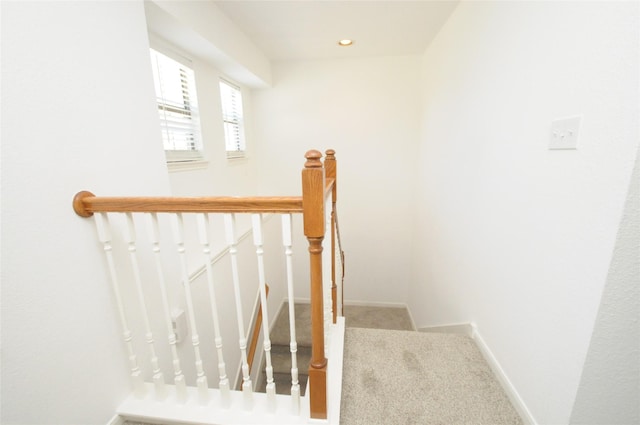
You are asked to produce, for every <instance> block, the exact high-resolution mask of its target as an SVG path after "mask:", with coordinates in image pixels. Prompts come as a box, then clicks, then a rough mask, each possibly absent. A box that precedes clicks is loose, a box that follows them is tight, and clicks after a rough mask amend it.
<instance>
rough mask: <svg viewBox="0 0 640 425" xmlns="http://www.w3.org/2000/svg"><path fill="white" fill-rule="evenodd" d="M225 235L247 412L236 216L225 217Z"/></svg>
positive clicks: (248, 381)
mask: <svg viewBox="0 0 640 425" xmlns="http://www.w3.org/2000/svg"><path fill="white" fill-rule="evenodd" d="M224 227H225V235H226V238H227V244H228V245H229V257H230V258H231V275H232V278H233V290H234V294H235V298H236V317H237V320H238V335H239V338H240V339H239V345H240V360H241V361H242V392H243V393H244V407H245V409H246V410H249V409H251V407H252V406H253V389H252V388H251V375H249V363H248V362H247V337H246V336H245V329H244V320H243V318H242V317H243V315H242V298H241V296H240V275H239V274H238V258H237V255H238V238H237V237H236V217H235V214H225V215H224Z"/></svg>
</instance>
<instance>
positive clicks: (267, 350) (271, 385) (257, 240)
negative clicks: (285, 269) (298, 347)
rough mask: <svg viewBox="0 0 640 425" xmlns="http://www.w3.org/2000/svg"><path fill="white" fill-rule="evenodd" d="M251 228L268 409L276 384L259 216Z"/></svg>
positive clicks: (272, 399) (273, 397) (254, 216)
mask: <svg viewBox="0 0 640 425" xmlns="http://www.w3.org/2000/svg"><path fill="white" fill-rule="evenodd" d="M251 224H252V227H253V244H254V245H255V247H256V256H257V259H258V285H259V290H260V305H261V306H262V335H263V343H264V355H265V363H266V374H267V397H268V406H269V408H270V409H275V406H276V400H275V398H276V383H275V382H274V381H273V365H272V364H271V339H270V338H269V311H268V308H267V282H266V278H265V272H264V249H263V248H262V246H263V241H262V217H261V215H260V214H252V215H251Z"/></svg>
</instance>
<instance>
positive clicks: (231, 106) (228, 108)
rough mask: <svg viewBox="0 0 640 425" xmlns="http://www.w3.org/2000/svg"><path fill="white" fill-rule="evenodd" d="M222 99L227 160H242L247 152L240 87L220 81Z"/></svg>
mask: <svg viewBox="0 0 640 425" xmlns="http://www.w3.org/2000/svg"><path fill="white" fill-rule="evenodd" d="M220 97H221V99H222V120H223V123H224V139H225V145H226V149H227V158H242V157H244V152H245V143H244V123H243V115H242V93H240V89H239V88H238V87H236V86H234V85H232V84H230V83H228V82H226V81H224V80H220Z"/></svg>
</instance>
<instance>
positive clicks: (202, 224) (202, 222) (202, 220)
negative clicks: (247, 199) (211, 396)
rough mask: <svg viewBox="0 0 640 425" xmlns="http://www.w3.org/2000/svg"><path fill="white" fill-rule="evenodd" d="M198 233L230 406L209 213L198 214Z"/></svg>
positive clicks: (224, 394)
mask: <svg viewBox="0 0 640 425" xmlns="http://www.w3.org/2000/svg"><path fill="white" fill-rule="evenodd" d="M197 218H198V234H199V236H200V243H201V244H202V252H203V253H204V264H205V268H206V270H207V284H208V288H209V304H210V306H211V317H212V319H213V329H214V335H215V344H216V350H217V354H218V374H219V377H220V379H219V382H218V388H219V389H220V396H221V398H222V400H221V404H222V406H223V407H225V408H226V407H229V404H230V403H231V393H230V388H229V379H228V378H227V370H226V366H225V363H224V355H223V353H222V333H221V332H220V318H219V316H218V303H217V301H216V290H215V284H214V281H213V270H212V268H213V265H212V264H211V262H212V260H213V258H212V254H211V248H210V243H209V215H208V214H198V216H197Z"/></svg>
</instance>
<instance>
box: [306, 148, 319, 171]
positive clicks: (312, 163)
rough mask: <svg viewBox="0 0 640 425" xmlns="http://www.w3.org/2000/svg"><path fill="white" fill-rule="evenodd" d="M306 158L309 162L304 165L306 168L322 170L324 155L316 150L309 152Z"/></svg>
mask: <svg viewBox="0 0 640 425" xmlns="http://www.w3.org/2000/svg"><path fill="white" fill-rule="evenodd" d="M304 157H305V158H306V159H307V162H305V163H304V168H322V161H320V158H322V153H321V152H320V151H317V150H315V149H312V150H310V151H308V152H307V153H306V154H305V155H304Z"/></svg>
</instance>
